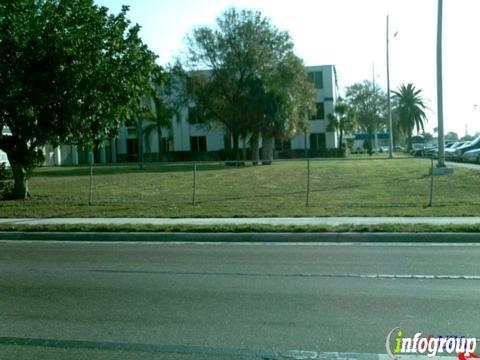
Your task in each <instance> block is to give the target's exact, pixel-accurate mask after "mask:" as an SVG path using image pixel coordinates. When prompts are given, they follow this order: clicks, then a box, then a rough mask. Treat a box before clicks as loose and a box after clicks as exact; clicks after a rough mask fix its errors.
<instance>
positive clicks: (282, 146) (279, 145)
mask: <svg viewBox="0 0 480 360" xmlns="http://www.w3.org/2000/svg"><path fill="white" fill-rule="evenodd" d="M291 148H292V145H291V143H290V141H289V140H279V139H275V150H277V151H285V150H290V149H291Z"/></svg>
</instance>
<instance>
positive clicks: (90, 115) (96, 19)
mask: <svg viewBox="0 0 480 360" xmlns="http://www.w3.org/2000/svg"><path fill="white" fill-rule="evenodd" d="M127 11H128V7H125V6H124V7H122V10H121V11H120V13H119V14H118V15H113V14H111V15H109V14H108V9H107V8H105V7H100V6H97V5H95V4H94V2H93V0H18V1H6V2H5V1H3V2H1V3H0V44H1V46H0V128H3V127H4V126H5V127H8V128H9V129H10V130H11V135H1V134H0V149H2V150H3V151H5V153H7V156H8V159H9V162H10V164H11V167H12V171H13V174H14V178H15V185H14V190H13V194H12V196H13V197H14V198H26V197H27V196H28V183H27V174H28V172H29V170H31V169H32V168H33V167H34V166H36V165H37V164H38V163H39V161H41V159H42V152H41V150H40V149H41V147H42V146H44V145H45V144H46V143H50V144H52V145H58V144H60V143H62V142H68V143H71V144H76V145H80V146H84V147H87V148H91V147H93V146H95V145H97V146H98V145H99V144H100V143H101V142H102V141H103V140H104V139H106V138H107V137H108V136H110V135H113V134H115V133H116V132H117V131H118V128H119V126H120V121H121V119H122V117H124V115H125V114H127V113H133V112H136V111H138V109H139V107H140V103H139V99H140V97H141V96H142V94H144V93H145V89H147V88H148V86H149V80H150V77H151V74H152V73H154V72H155V71H156V70H157V66H156V65H155V58H156V56H155V55H154V54H153V53H152V52H151V51H149V50H148V48H147V47H146V46H145V45H144V44H143V43H142V41H141V40H140V37H139V34H138V33H139V29H140V28H139V26H138V25H135V26H132V25H131V23H130V21H129V20H128V19H127V17H126V14H127Z"/></svg>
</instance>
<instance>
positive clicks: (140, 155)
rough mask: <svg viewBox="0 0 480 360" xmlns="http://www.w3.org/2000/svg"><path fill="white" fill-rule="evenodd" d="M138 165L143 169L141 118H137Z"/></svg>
mask: <svg viewBox="0 0 480 360" xmlns="http://www.w3.org/2000/svg"><path fill="white" fill-rule="evenodd" d="M137 141H138V167H139V168H140V169H142V170H143V120H142V119H138V120H137Z"/></svg>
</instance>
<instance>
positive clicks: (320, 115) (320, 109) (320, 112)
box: [310, 102, 325, 120]
mask: <svg viewBox="0 0 480 360" xmlns="http://www.w3.org/2000/svg"><path fill="white" fill-rule="evenodd" d="M315 105H316V106H317V111H316V113H315V114H313V115H312V117H311V118H310V120H324V119H325V105H324V104H323V102H318V103H316V104H315Z"/></svg>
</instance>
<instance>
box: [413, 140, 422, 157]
mask: <svg viewBox="0 0 480 360" xmlns="http://www.w3.org/2000/svg"><path fill="white" fill-rule="evenodd" d="M423 149H425V144H423V143H413V144H412V150H410V154H412V155H413V156H422V154H423Z"/></svg>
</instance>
